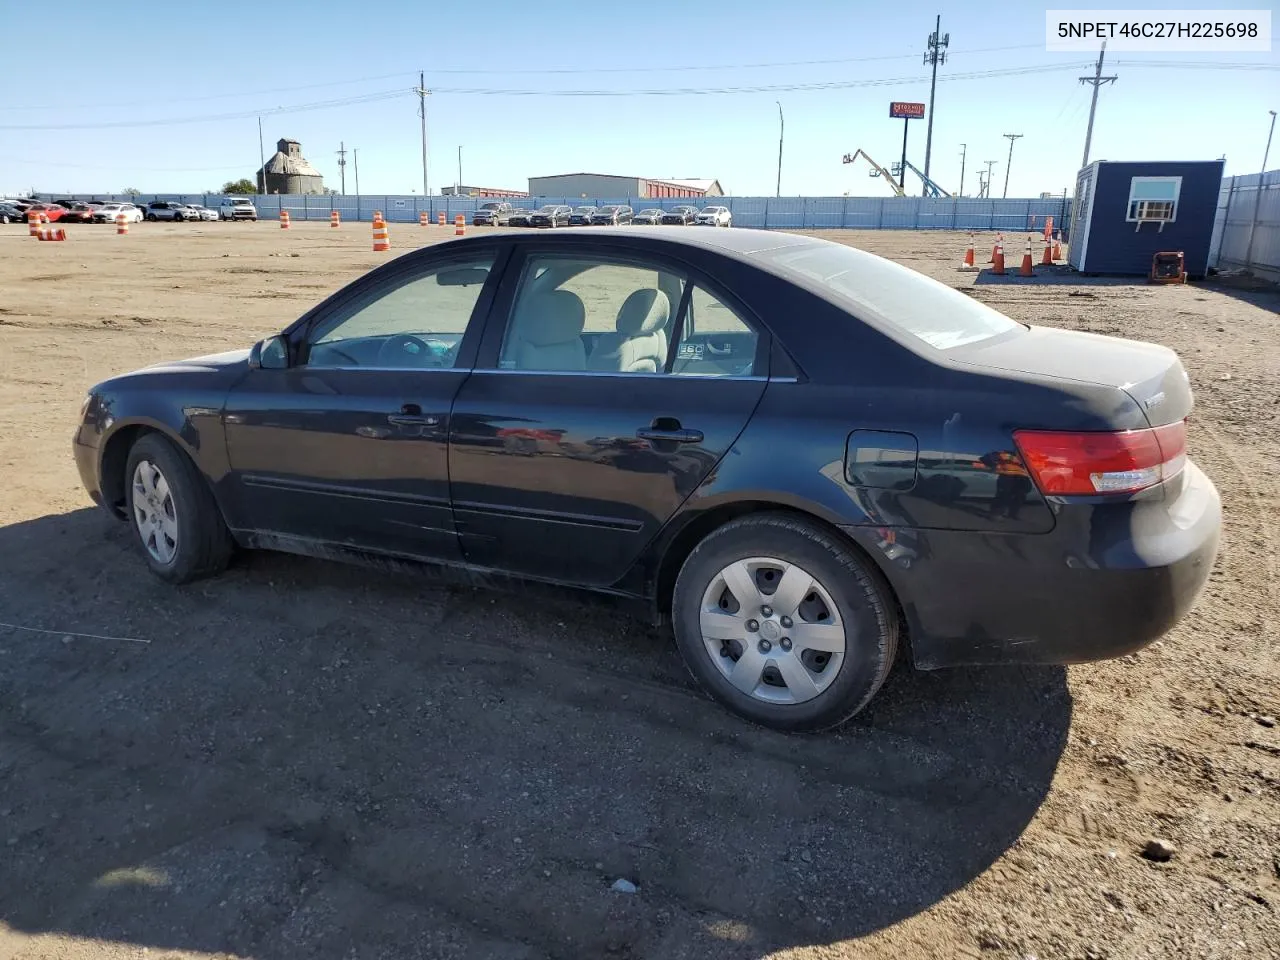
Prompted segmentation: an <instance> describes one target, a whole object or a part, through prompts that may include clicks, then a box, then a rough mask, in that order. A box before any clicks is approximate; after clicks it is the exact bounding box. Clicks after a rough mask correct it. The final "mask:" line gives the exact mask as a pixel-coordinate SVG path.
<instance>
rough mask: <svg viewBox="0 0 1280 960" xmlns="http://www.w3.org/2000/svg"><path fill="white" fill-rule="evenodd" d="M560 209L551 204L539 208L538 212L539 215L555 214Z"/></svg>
mask: <svg viewBox="0 0 1280 960" xmlns="http://www.w3.org/2000/svg"><path fill="white" fill-rule="evenodd" d="M559 209H560V208H559V207H557V206H556V205H555V204H554V203H549V204H547V205H546V206H545V207H539V208H538V212H539V213H555V212H556V211H557V210H559Z"/></svg>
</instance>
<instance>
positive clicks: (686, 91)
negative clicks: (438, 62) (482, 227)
mask: <svg viewBox="0 0 1280 960" xmlns="http://www.w3.org/2000/svg"><path fill="white" fill-rule="evenodd" d="M1092 62H1093V61H1091V60H1077V61H1074V62H1072V63H1054V64H1044V65H1041V66H1034V67H1006V68H1003V69H993V70H975V71H973V72H970V73H953V74H951V75H949V76H945V77H939V78H938V81H939V82H940V83H941V82H943V81H955V80H986V79H994V78H997V77H1017V76H1023V75H1025V74H1031V73H1056V72H1059V71H1065V70H1074V69H1077V68H1079V67H1084V66H1090V65H1091V64H1092ZM919 82H920V78H919V77H884V78H880V79H873V80H831V81H821V82H814V83H784V84H760V85H758V86H735V87H658V88H633V89H620V90H600V89H596V90H573V89H561V90H531V89H528V88H521V87H433V88H432V92H433V93H447V94H453V95H455V96H502V97H648V96H653V97H658V96H662V97H677V96H708V95H715V94H727V93H779V92H782V93H794V92H803V91H820V90H851V89H855V88H858V87H887V86H902V85H907V84H915V83H919ZM0 129H3V128H0Z"/></svg>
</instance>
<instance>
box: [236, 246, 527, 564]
mask: <svg viewBox="0 0 1280 960" xmlns="http://www.w3.org/2000/svg"><path fill="white" fill-rule="evenodd" d="M505 253H506V247H505V246H504V245H499V244H494V245H492V246H489V245H482V246H472V247H470V248H469V249H467V250H466V251H464V252H458V251H455V252H453V253H452V254H449V253H445V254H440V255H436V256H431V255H429V254H427V255H421V254H420V255H418V256H416V257H409V258H405V261H401V262H397V263H395V264H391V265H389V267H390V269H384V270H379V271H376V272H375V273H373V274H370V275H369V276H368V277H365V278H363V279H362V280H360V281H357V282H356V283H355V284H353V285H352V286H351V287H350V288H349V289H348V290H347V291H343V293H341V294H339V295H338V296H337V297H335V298H334V299H333V300H332V301H330V302H329V303H326V304H324V305H322V306H321V307H320V308H319V309H318V310H317V311H316V313H315V314H313V315H312V316H311V317H309V318H308V319H307V321H306V322H305V323H304V324H303V325H301V326H300V327H299V328H298V329H297V330H296V331H294V333H293V334H292V336H291V340H292V341H293V350H292V353H293V359H292V362H291V364H290V365H289V366H288V368H286V369H256V370H250V371H249V373H248V374H247V376H246V377H245V379H244V380H243V381H241V382H240V383H239V384H237V386H236V387H235V388H234V389H233V390H232V392H231V394H230V396H229V397H228V400H227V404H226V408H225V412H224V422H225V425H226V442H227V452H228V458H229V460H230V463H231V468H232V476H231V478H230V479H231V489H232V501H233V503H234V504H235V514H236V517H235V518H234V519H233V525H234V526H237V527H243V528H247V529H250V530H253V531H257V532H258V533H259V534H261V535H263V536H266V537H275V538H277V543H276V545H279V546H286V547H287V546H288V545H289V544H288V543H287V542H281V541H293V542H294V543H295V545H296V543H297V542H299V541H305V542H309V543H317V544H324V543H332V544H337V545H340V546H344V547H357V548H365V549H371V550H376V551H383V552H389V553H393V554H397V555H403V556H410V557H416V558H423V559H440V560H456V559H458V557H459V556H460V551H459V548H458V542H457V535H456V532H455V529H454V522H453V515H452V511H451V509H450V506H449V471H448V454H447V442H448V436H449V414H450V408H451V406H452V404H453V399H454V395H455V394H456V393H457V390H458V387H459V386H460V385H461V384H462V382H463V381H464V380H465V379H466V378H467V376H468V374H469V372H470V369H471V366H472V362H473V360H474V358H475V355H476V350H477V347H478V344H479V338H480V333H481V327H482V325H483V322H484V317H485V315H486V314H487V311H488V309H489V304H490V303H491V302H492V300H493V292H494V290H495V289H496V286H497V275H498V273H499V271H500V269H501V262H502V259H503V257H504V256H505ZM459 278H460V279H461V280H462V281H468V279H469V282H462V283H460V282H456V281H457V280H458V279H459Z"/></svg>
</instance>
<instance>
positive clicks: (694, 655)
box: [671, 513, 898, 731]
mask: <svg viewBox="0 0 1280 960" xmlns="http://www.w3.org/2000/svg"><path fill="white" fill-rule="evenodd" d="M671 616H672V624H673V627H674V631H675V637H676V644H677V646H678V647H679V648H680V653H681V654H682V656H683V657H684V660H685V664H686V665H687V666H688V668H689V671H690V672H691V673H692V674H693V675H694V677H695V678H696V679H697V680H698V681H699V683H701V684H702V686H703V687H704V688H705V689H706V690H707V691H708V692H709V693H710V694H711V695H712V696H713V697H714V698H715V699H716V700H718V701H720V703H722V704H723V705H725V706H726V707H728V708H729V709H730V710H732V711H733V712H735V713H737V714H739V715H740V716H742V717H745V718H746V719H748V720H751V721H753V722H755V723H759V724H761V725H762V726H766V727H772V728H774V729H776V730H787V731H809V730H822V729H825V728H827V727H832V726H835V725H836V724H839V723H841V722H843V721H844V720H847V719H848V718H849V717H851V716H853V715H854V714H855V713H857V712H858V711H859V710H861V709H862V708H863V707H864V706H866V704H867V702H868V701H869V700H870V699H871V698H872V696H874V695H875V692H876V691H877V690H878V689H879V688H880V685H881V684H882V683H884V680H885V677H887V676H888V674H889V669H890V667H891V666H892V665H893V660H894V656H895V653H896V651H897V643H898V622H897V617H896V614H895V609H894V605H893V601H892V597H891V595H890V592H889V588H888V586H887V585H886V584H885V582H884V580H883V578H882V577H881V575H880V574H879V571H877V570H875V569H874V568H873V567H872V566H871V564H870V563H869V562H868V561H866V560H865V559H863V558H862V557H861V556H860V555H859V554H858V553H857V552H856V550H855V548H854V547H853V546H852V545H850V544H848V543H845V542H843V541H842V540H840V539H839V537H838V536H837V535H836V534H833V533H832V532H830V531H828V530H826V529H824V528H822V527H820V526H818V525H817V524H815V523H813V522H811V521H808V520H805V519H802V518H798V517H793V516H790V515H787V514H780V513H779V514H755V515H752V516H748V517H743V518H741V519H739V520H734V521H731V522H729V523H727V524H725V525H724V526H723V527H720V528H719V529H717V530H715V531H714V532H713V533H711V534H710V535H708V536H707V538H706V539H704V540H703V541H702V542H701V543H700V544H698V546H697V547H695V548H694V550H693V551H692V552H691V553H690V554H689V556H688V558H687V559H686V560H685V562H684V565H683V566H682V567H681V570H680V574H679V576H678V578H677V580H676V587H675V595H674V597H673V600H672V612H671Z"/></svg>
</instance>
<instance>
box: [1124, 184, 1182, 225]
mask: <svg viewBox="0 0 1280 960" xmlns="http://www.w3.org/2000/svg"><path fill="white" fill-rule="evenodd" d="M1181 193H1182V178H1181V177H1134V178H1133V179H1132V180H1130V181H1129V212H1128V216H1127V217H1126V219H1127V220H1129V221H1130V222H1131V223H1132V222H1135V221H1136V222H1139V223H1140V222H1142V221H1144V220H1153V221H1156V222H1159V223H1168V222H1171V221H1173V220H1176V219H1177V218H1178V197H1179V195H1180V194H1181Z"/></svg>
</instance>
